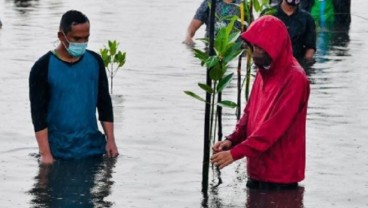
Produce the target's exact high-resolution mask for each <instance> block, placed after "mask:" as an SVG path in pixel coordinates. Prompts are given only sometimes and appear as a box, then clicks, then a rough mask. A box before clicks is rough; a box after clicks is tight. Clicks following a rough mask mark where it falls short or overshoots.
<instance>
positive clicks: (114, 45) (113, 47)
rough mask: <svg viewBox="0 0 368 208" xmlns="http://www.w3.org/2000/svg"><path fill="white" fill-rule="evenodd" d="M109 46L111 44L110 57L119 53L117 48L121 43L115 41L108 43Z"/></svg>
mask: <svg viewBox="0 0 368 208" xmlns="http://www.w3.org/2000/svg"><path fill="white" fill-rule="evenodd" d="M108 44H109V48H110V55H115V54H116V51H117V48H118V45H119V43H118V42H117V41H116V40H114V41H110V40H109V41H108Z"/></svg>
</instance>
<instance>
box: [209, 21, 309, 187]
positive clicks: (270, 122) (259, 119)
mask: <svg viewBox="0 0 368 208" xmlns="http://www.w3.org/2000/svg"><path fill="white" fill-rule="evenodd" d="M241 38H242V39H243V40H244V41H245V42H246V43H247V44H248V45H249V46H250V47H251V48H252V50H253V55H252V58H253V62H254V64H255V65H256V66H257V69H258V70H257V74H256V77H255V80H254V84H253V87H252V92H251V94H250V98H249V101H248V103H247V105H246V106H245V109H244V113H243V116H242V118H241V119H240V120H239V122H238V123H237V125H236V128H235V130H234V132H233V133H232V134H230V135H229V136H227V137H226V140H224V141H220V142H217V143H216V144H215V145H214V146H213V148H212V149H213V153H214V154H213V156H212V157H211V162H212V163H213V164H214V165H215V166H218V167H219V168H223V167H225V166H227V165H229V164H231V163H232V162H233V161H235V160H239V159H241V158H243V157H246V158H247V174H248V182H247V187H249V188H258V189H289V188H296V187H297V186H298V182H300V181H302V180H303V179H304V174H305V155H306V153H305V152H306V147H305V146H306V144H305V143H306V142H305V134H306V130H305V129H306V116H307V105H308V98H309V93H310V88H309V81H308V79H307V77H306V74H305V72H304V70H303V68H302V67H301V66H300V65H299V63H298V61H297V60H296V59H295V58H294V57H293V52H292V46H291V41H290V38H289V35H288V31H287V29H286V26H285V25H284V23H283V22H282V21H281V20H279V19H277V18H276V17H273V16H269V15H265V16H262V17H260V18H259V19H258V20H256V21H254V22H253V23H252V24H251V25H250V27H249V28H248V30H247V31H246V32H244V33H242V34H241Z"/></svg>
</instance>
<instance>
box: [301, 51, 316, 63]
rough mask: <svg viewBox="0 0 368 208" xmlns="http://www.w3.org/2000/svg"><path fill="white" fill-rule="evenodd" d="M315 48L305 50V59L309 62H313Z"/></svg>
mask: <svg viewBox="0 0 368 208" xmlns="http://www.w3.org/2000/svg"><path fill="white" fill-rule="evenodd" d="M314 53H315V50H314V49H313V48H309V49H307V50H306V51H305V55H304V59H305V60H306V61H307V62H308V63H309V62H313V57H314Z"/></svg>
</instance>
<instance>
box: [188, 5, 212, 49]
mask: <svg viewBox="0 0 368 208" xmlns="http://www.w3.org/2000/svg"><path fill="white" fill-rule="evenodd" d="M208 15H209V5H208V1H207V0H204V1H202V3H201V5H200V6H199V7H198V9H197V11H196V13H195V15H194V17H193V19H192V21H191V22H190V24H189V26H188V29H187V34H186V36H185V40H184V41H183V43H184V44H187V45H189V46H194V42H193V37H194V35H195V33H196V32H197V30H198V29H199V28H200V27H201V26H202V25H203V23H205V22H207V20H208Z"/></svg>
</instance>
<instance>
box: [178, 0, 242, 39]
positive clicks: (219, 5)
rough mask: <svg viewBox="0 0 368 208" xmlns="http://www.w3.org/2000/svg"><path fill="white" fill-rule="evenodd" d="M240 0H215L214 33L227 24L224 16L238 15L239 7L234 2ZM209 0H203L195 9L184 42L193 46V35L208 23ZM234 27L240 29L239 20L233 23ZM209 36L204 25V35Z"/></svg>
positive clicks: (207, 29) (239, 0) (236, 2)
mask: <svg viewBox="0 0 368 208" xmlns="http://www.w3.org/2000/svg"><path fill="white" fill-rule="evenodd" d="M240 2H241V0H216V17H215V18H216V24H215V33H216V31H218V30H219V29H220V28H221V27H224V26H226V25H227V24H228V22H229V21H228V20H226V18H225V17H229V16H234V15H237V16H239V17H240V10H239V7H238V6H236V5H234V4H240ZM210 3H211V1H210V0H204V1H203V2H202V3H201V5H200V6H199V8H198V9H197V11H196V13H195V15H194V17H193V19H192V21H191V22H190V24H189V26H188V29H187V33H186V36H185V40H184V41H183V43H184V44H187V45H189V46H193V45H194V42H193V37H194V36H195V33H196V32H197V30H198V29H199V28H200V27H201V26H202V25H203V24H205V25H206V26H207V25H208V24H209V19H210V7H209V4H210ZM235 27H236V28H238V29H239V30H240V28H241V25H240V23H239V22H237V23H236V24H235ZM208 36H209V27H206V37H208Z"/></svg>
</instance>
